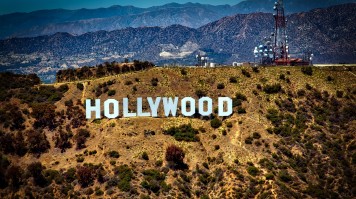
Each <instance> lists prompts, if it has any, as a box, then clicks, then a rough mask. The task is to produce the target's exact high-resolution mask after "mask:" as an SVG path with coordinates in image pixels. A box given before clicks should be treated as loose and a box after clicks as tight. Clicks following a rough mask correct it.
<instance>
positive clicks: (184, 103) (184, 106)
mask: <svg viewBox="0 0 356 199" xmlns="http://www.w3.org/2000/svg"><path fill="white" fill-rule="evenodd" d="M187 102H189V104H190V111H189V112H188V111H187ZM181 106H182V114H183V115H184V116H186V117H190V116H192V115H194V113H195V99H194V98H191V97H185V98H183V99H182V101H181Z"/></svg>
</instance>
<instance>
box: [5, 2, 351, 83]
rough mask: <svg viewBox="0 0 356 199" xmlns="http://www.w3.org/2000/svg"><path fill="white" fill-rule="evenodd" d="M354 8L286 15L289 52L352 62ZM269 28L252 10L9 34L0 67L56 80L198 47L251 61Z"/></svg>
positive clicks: (192, 52)
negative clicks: (189, 23)
mask: <svg viewBox="0 0 356 199" xmlns="http://www.w3.org/2000/svg"><path fill="white" fill-rule="evenodd" d="M355 12H356V4H345V5H339V6H334V7H330V8H326V9H316V10H313V11H310V12H306V13H297V14H292V15H290V16H288V17H287V18H288V20H289V23H288V30H287V34H288V36H289V38H290V39H289V43H290V52H291V54H292V56H293V57H302V55H303V53H304V52H312V53H314V55H315V58H314V63H356V60H355V59H356V56H355V50H356V49H355V46H356V40H355V38H356V36H355V34H356V30H355V27H356V25H355V21H356V19H355V18H356V17H355V15H354V14H353V13H355ZM272 31H273V16H272V14H265V13H254V14H238V15H234V16H230V17H225V18H222V19H220V20H218V21H215V22H212V23H209V24H207V25H204V26H203V27H200V28H198V29H193V28H189V27H185V26H181V25H172V26H168V27H141V28H127V29H122V30H115V31H111V32H106V31H99V32H92V33H86V34H84V35H79V36H73V35H70V34H68V33H57V34H54V35H51V36H41V37H32V38H13V39H8V40H0V70H1V71H3V70H8V71H13V72H17V73H25V74H28V73H34V72H36V73H37V74H38V75H39V76H40V77H41V79H42V80H46V79H47V80H46V81H47V82H54V75H55V73H56V71H58V70H60V69H66V68H68V67H69V68H77V67H82V66H88V65H89V66H90V65H91V66H92V65H96V64H100V63H102V62H112V61H124V59H130V60H133V59H141V60H148V61H150V62H153V63H155V64H156V65H161V66H162V65H164V64H174V63H180V64H185V65H195V63H196V58H195V56H196V54H198V53H201V54H206V55H207V56H209V58H210V61H212V62H215V63H220V64H227V65H231V64H232V62H235V61H237V62H248V61H250V62H252V61H254V56H253V53H252V50H253V49H254V48H255V46H258V45H260V44H261V41H262V40H263V38H264V37H266V36H269V35H270V34H271V32H272Z"/></svg>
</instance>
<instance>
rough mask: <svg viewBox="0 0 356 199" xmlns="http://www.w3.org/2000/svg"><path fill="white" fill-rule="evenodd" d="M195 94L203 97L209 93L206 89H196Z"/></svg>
mask: <svg viewBox="0 0 356 199" xmlns="http://www.w3.org/2000/svg"><path fill="white" fill-rule="evenodd" d="M195 94H196V95H197V96H198V97H199V98H202V97H205V96H206V95H207V93H206V91H203V90H200V89H199V90H196V91H195Z"/></svg>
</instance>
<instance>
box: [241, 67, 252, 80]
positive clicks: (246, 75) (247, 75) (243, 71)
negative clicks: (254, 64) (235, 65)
mask: <svg viewBox="0 0 356 199" xmlns="http://www.w3.org/2000/svg"><path fill="white" fill-rule="evenodd" d="M241 72H242V74H243V75H244V76H245V77H248V78H250V77H251V74H250V73H249V72H248V71H247V70H246V69H242V70H241Z"/></svg>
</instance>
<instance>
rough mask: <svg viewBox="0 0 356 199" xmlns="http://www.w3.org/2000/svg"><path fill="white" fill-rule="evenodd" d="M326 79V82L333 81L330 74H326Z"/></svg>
mask: <svg viewBox="0 0 356 199" xmlns="http://www.w3.org/2000/svg"><path fill="white" fill-rule="evenodd" d="M326 81H328V82H331V81H334V78H333V77H331V76H328V77H327V78H326Z"/></svg>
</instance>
